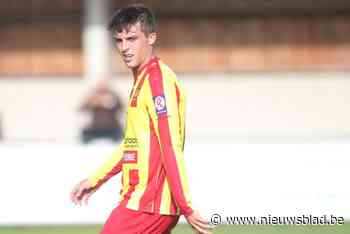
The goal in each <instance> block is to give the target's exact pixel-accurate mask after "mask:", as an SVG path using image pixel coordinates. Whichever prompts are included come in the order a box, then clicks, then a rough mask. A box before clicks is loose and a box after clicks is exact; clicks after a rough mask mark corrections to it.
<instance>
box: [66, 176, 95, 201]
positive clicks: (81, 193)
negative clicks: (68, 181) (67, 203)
mask: <svg viewBox="0 0 350 234" xmlns="http://www.w3.org/2000/svg"><path fill="white" fill-rule="evenodd" d="M96 190H97V189H96V188H93V186H92V185H91V183H90V182H89V180H88V179H85V180H82V181H80V182H79V183H78V184H77V185H75V186H74V188H73V189H72V191H71V193H70V199H71V201H72V202H73V203H74V204H76V205H82V202H84V203H85V205H87V204H88V201H89V198H90V196H91V195H92V194H93V193H94V192H95V191H96Z"/></svg>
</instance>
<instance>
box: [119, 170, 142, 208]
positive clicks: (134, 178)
mask: <svg viewBox="0 0 350 234" xmlns="http://www.w3.org/2000/svg"><path fill="white" fill-rule="evenodd" d="M138 183H139V175H138V170H137V169H131V170H129V186H130V187H129V189H128V191H127V192H126V194H125V195H124V199H123V201H122V202H121V203H120V204H121V205H123V206H126V205H127V204H128V201H129V200H130V198H131V194H132V193H133V192H134V191H135V186H136V185H137V184H138Z"/></svg>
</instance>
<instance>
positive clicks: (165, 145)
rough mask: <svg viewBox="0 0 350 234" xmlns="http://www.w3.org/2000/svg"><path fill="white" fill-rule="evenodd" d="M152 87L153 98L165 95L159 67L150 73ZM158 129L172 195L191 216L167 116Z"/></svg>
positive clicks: (160, 119) (160, 120)
mask: <svg viewBox="0 0 350 234" xmlns="http://www.w3.org/2000/svg"><path fill="white" fill-rule="evenodd" d="M150 73H151V75H150V85H151V90H152V95H153V96H159V95H163V94H164V89H163V82H162V79H163V77H162V74H161V70H160V67H159V64H157V66H153V69H152V70H151V71H150ZM158 129H159V136H160V140H161V145H162V150H163V152H162V153H163V157H162V161H163V164H164V167H165V170H166V173H167V178H168V182H169V185H170V190H171V193H172V195H173V196H174V198H175V201H176V203H177V205H178V206H179V207H180V210H181V213H183V214H185V215H189V214H190V213H192V209H191V208H190V207H189V206H188V205H187V202H186V199H185V196H184V192H183V186H182V184H181V179H180V178H181V177H180V172H179V169H178V167H177V161H176V158H175V157H176V155H175V153H174V150H173V146H172V142H171V134H170V130H169V123H168V118H167V117H166V116H162V117H159V118H158Z"/></svg>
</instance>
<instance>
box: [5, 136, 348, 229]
mask: <svg viewBox="0 0 350 234" xmlns="http://www.w3.org/2000/svg"><path fill="white" fill-rule="evenodd" d="M349 143H350V142H349V141H308V142H291V141H290V142H288V143H283V142H279V143H278V142H277V143H276V142H275V143H272V142H269V143H267V142H265V143H264V142H254V143H253V142H244V141H233V140H227V139H217V138H216V139H211V140H210V141H209V142H205V141H203V140H200V141H197V140H189V142H188V143H187V148H186V152H185V155H186V166H187V172H188V175H189V181H190V190H191V194H192V200H193V203H194V207H195V208H196V209H198V210H200V211H201V213H203V214H204V216H205V217H206V218H209V217H210V216H211V215H212V214H214V213H219V214H221V215H222V216H229V215H231V216H268V215H272V216H298V215H313V216H317V215H335V216H343V217H345V218H346V219H350V188H349V186H348V178H349V176H350V157H349V155H350V144H349ZM114 147H115V146H113V145H109V144H105V143H103V142H99V143H96V144H94V145H90V146H86V147H83V146H79V145H77V144H60V145H58V144H52V143H49V144H47V143H25V144H23V143H7V144H0V155H1V156H0V178H1V186H0V225H12V224H57V223H102V222H104V221H105V220H106V218H107V217H108V215H109V213H110V211H111V210H112V209H113V208H114V207H115V206H116V205H117V201H118V198H119V197H118V196H119V195H118V192H119V190H120V188H121V187H120V178H119V177H116V178H113V179H112V180H111V181H110V182H108V183H107V184H106V185H104V186H103V187H102V188H101V189H100V190H99V191H98V192H97V193H95V194H94V195H93V197H91V202H90V204H89V205H88V206H86V207H75V206H74V205H73V204H71V203H70V201H69V193H70V190H71V188H72V187H73V185H74V184H75V183H76V182H78V181H79V180H80V179H82V178H85V177H86V176H87V175H88V174H89V173H90V172H91V171H93V170H94V169H95V168H96V167H97V166H98V165H99V164H100V163H102V162H103V161H104V160H105V159H106V157H107V156H108V154H109V152H111V151H112V150H113V148H114Z"/></svg>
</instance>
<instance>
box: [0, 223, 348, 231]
mask: <svg viewBox="0 0 350 234" xmlns="http://www.w3.org/2000/svg"><path fill="white" fill-rule="evenodd" d="M100 229H101V226H99V225H93V226H92V225H89V226H33V227H31V226H28V227H0V234H98V233H99V231H100ZM192 233H193V232H192V230H191V228H190V227H189V226H188V225H177V227H176V229H175V230H174V231H173V232H172V234H192ZM214 233H215V234H224V233H234V234H303V233H307V234H349V233H350V223H346V224H345V225H339V226H220V227H218V228H216V229H215V231H214Z"/></svg>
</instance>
